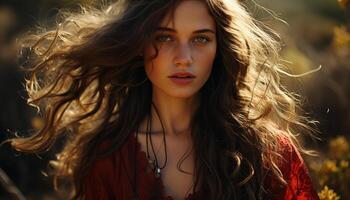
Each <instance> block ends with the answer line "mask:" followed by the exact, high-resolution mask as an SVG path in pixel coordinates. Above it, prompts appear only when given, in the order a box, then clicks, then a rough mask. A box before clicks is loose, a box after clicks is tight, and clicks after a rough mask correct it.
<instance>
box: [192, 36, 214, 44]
mask: <svg viewBox="0 0 350 200" xmlns="http://www.w3.org/2000/svg"><path fill="white" fill-rule="evenodd" d="M195 40H196V41H198V42H199V43H203V44H205V43H208V42H210V39H209V38H207V37H202V36H201V37H196V38H195Z"/></svg>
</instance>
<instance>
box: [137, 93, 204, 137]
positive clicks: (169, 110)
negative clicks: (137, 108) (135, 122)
mask: <svg viewBox="0 0 350 200" xmlns="http://www.w3.org/2000/svg"><path fill="white" fill-rule="evenodd" d="M152 101H153V103H154V105H155V107H156V108H154V106H153V105H152V107H151V112H152V126H151V127H152V130H151V131H152V132H154V133H161V132H162V131H163V128H162V125H163V126H164V131H165V134H167V135H168V136H181V135H184V134H186V133H189V132H190V131H189V130H190V128H191V127H190V123H191V119H192V117H193V113H194V111H195V109H196V107H197V105H198V101H197V97H196V96H193V97H191V98H175V97H171V96H168V95H166V94H164V93H161V92H158V93H157V92H154V93H153V95H152ZM156 109H157V110H156ZM157 111H158V112H159V115H160V116H158V114H157ZM159 118H160V119H161V120H162V121H160V119H159ZM147 120H148V116H147V117H146V118H145V119H144V120H143V121H142V123H141V125H140V128H139V129H140V131H141V132H144V131H146V127H147Z"/></svg>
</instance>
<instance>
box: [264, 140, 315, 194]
mask: <svg viewBox="0 0 350 200" xmlns="http://www.w3.org/2000/svg"><path fill="white" fill-rule="evenodd" d="M277 141H278V143H279V144H278V146H279V153H280V157H281V159H280V160H279V162H278V167H279V169H280V171H281V174H282V175H283V179H284V180H285V181H286V183H287V185H286V186H283V185H282V183H280V184H278V182H279V181H278V180H277V179H272V180H271V179H268V183H267V184H269V186H270V187H271V189H272V190H273V193H274V194H278V195H279V197H278V198H276V199H300V200H301V199H305V200H306V199H310V200H318V199H319V198H318V195H317V193H316V191H315V189H314V186H313V183H312V180H311V176H310V174H309V170H308V167H307V164H306V163H305V161H304V159H303V157H302V155H301V152H300V151H299V150H298V148H297V146H296V145H295V144H294V142H293V140H292V139H291V138H289V137H287V136H279V137H278V139H277ZM281 188H283V189H281Z"/></svg>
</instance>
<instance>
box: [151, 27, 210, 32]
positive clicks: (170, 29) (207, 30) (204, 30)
mask: <svg viewBox="0 0 350 200" xmlns="http://www.w3.org/2000/svg"><path fill="white" fill-rule="evenodd" d="M156 31H168V32H173V33H176V32H177V31H176V30H175V29H172V28H169V27H157V29H156ZM193 33H213V34H215V31H213V30H211V29H209V28H204V29H199V30H196V31H193Z"/></svg>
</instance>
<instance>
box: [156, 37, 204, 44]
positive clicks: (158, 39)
mask: <svg viewBox="0 0 350 200" xmlns="http://www.w3.org/2000/svg"><path fill="white" fill-rule="evenodd" d="M163 38H172V36H171V35H159V36H156V40H157V41H158V42H167V41H169V40H165V41H164V40H162V39H163ZM197 38H201V39H204V40H205V42H204V43H207V42H210V41H211V39H210V38H209V37H205V36H198V37H195V39H197ZM201 43H203V42H201Z"/></svg>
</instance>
